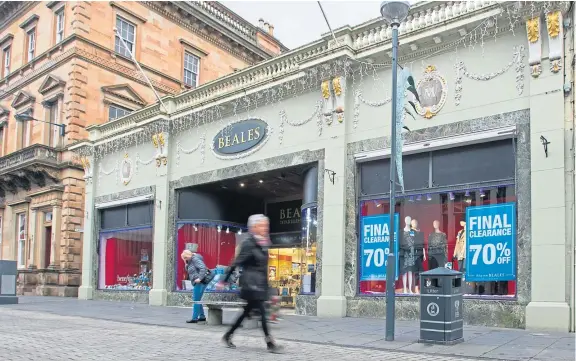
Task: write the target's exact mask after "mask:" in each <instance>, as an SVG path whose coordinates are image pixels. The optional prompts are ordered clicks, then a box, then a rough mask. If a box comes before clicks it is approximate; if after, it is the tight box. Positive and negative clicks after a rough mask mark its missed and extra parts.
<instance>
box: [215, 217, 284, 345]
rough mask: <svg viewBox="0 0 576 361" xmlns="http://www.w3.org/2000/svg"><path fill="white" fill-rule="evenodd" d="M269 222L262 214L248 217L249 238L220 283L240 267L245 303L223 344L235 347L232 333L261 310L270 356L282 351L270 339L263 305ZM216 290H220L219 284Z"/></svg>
mask: <svg viewBox="0 0 576 361" xmlns="http://www.w3.org/2000/svg"><path fill="white" fill-rule="evenodd" d="M268 230H269V221H268V218H267V217H266V216H264V215H262V214H256V215H252V216H250V218H248V231H249V232H250V235H249V236H248V238H246V239H245V240H244V241H243V242H242V245H241V246H240V252H239V254H238V255H237V256H236V259H235V260H234V262H233V263H232V265H231V266H230V267H229V268H228V271H227V272H226V276H225V278H224V280H223V282H224V283H225V282H228V279H229V278H230V276H231V275H232V273H233V272H234V270H235V269H236V268H238V267H242V275H241V276H240V282H239V286H240V298H242V299H243V300H245V301H246V306H244V312H243V313H242V314H241V315H240V316H239V317H238V318H237V319H236V322H235V323H234V325H232V328H230V330H228V332H226V334H224V337H223V341H224V343H225V344H226V346H228V347H230V348H234V347H236V346H235V345H234V344H233V343H232V335H233V334H234V331H236V329H237V328H238V327H240V325H241V324H242V321H244V319H245V318H246V317H249V316H250V312H251V311H252V310H254V309H256V310H258V311H260V315H261V316H262V330H263V331H264V336H266V346H267V347H268V351H270V352H272V353H278V352H281V350H282V348H281V347H280V346H278V345H276V343H275V342H274V341H273V340H272V337H271V336H270V332H269V330H268V323H267V320H266V309H265V302H266V301H268V297H269V293H268V247H269V245H270V238H269V236H268ZM219 287H222V284H220V286H219Z"/></svg>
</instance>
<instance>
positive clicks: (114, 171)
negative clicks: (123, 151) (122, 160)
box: [98, 161, 118, 184]
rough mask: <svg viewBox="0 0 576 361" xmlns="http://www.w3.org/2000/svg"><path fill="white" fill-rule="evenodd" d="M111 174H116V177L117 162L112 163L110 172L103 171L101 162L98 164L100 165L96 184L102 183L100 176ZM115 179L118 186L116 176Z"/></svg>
mask: <svg viewBox="0 0 576 361" xmlns="http://www.w3.org/2000/svg"><path fill="white" fill-rule="evenodd" d="M112 173H116V175H117V174H118V161H116V162H114V167H113V168H112V170H110V171H107V170H104V165H103V164H102V162H100V164H99V165H98V183H100V182H101V181H102V175H105V176H109V175H111V174H112ZM115 178H116V184H118V176H116V177H115Z"/></svg>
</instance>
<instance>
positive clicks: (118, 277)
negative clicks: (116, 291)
mask: <svg viewBox="0 0 576 361" xmlns="http://www.w3.org/2000/svg"><path fill="white" fill-rule="evenodd" d="M116 282H118V283H127V282H128V277H121V276H116Z"/></svg>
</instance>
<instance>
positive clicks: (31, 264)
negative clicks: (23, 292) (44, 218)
mask: <svg viewBox="0 0 576 361" xmlns="http://www.w3.org/2000/svg"><path fill="white" fill-rule="evenodd" d="M37 224H38V212H37V211H36V209H31V210H30V236H29V237H28V238H29V240H30V249H29V251H28V252H29V254H30V258H29V259H28V268H30V269H34V268H36V265H37V263H36V244H37V243H38V242H39V241H40V238H38V235H37V234H36V233H37V232H36V230H37V228H36V226H37ZM37 239H38V242H37V241H36V240H37Z"/></svg>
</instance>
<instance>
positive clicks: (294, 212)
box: [280, 208, 301, 219]
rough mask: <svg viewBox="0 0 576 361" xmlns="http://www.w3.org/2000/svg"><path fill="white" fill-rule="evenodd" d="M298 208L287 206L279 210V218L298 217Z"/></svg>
mask: <svg viewBox="0 0 576 361" xmlns="http://www.w3.org/2000/svg"><path fill="white" fill-rule="evenodd" d="M300 217H301V215H300V209H299V208H287V209H281V210H280V219H286V218H300Z"/></svg>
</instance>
